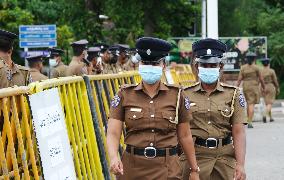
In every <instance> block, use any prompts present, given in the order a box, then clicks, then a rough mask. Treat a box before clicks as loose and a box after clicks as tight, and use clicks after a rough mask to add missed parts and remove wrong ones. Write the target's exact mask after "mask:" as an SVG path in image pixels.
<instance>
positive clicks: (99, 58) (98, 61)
mask: <svg viewBox="0 0 284 180" xmlns="http://www.w3.org/2000/svg"><path fill="white" fill-rule="evenodd" d="M97 65H102V57H98V58H97Z"/></svg>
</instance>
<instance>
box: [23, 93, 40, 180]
mask: <svg viewBox="0 0 284 180" xmlns="http://www.w3.org/2000/svg"><path fill="white" fill-rule="evenodd" d="M20 104H21V109H22V122H23V125H24V129H25V136H26V141H27V149H28V151H29V153H28V155H29V159H30V162H31V166H32V172H33V176H34V179H36V180H38V179H39V176H38V174H39V173H38V169H37V164H36V157H35V151H34V145H33V142H32V136H31V133H30V132H33V131H32V127H31V126H30V125H29V122H28V117H29V116H28V113H27V109H26V107H27V106H26V104H27V102H26V101H25V98H24V95H21V96H20Z"/></svg>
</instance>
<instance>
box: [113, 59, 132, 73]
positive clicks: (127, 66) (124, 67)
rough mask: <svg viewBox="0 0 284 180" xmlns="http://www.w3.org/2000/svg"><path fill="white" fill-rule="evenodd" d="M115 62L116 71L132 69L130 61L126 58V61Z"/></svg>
mask: <svg viewBox="0 0 284 180" xmlns="http://www.w3.org/2000/svg"><path fill="white" fill-rule="evenodd" d="M116 64H117V71H118V73H120V72H123V71H132V70H134V68H133V67H132V66H131V61H130V60H128V61H127V62H126V63H124V64H121V63H119V62H117V63H116Z"/></svg>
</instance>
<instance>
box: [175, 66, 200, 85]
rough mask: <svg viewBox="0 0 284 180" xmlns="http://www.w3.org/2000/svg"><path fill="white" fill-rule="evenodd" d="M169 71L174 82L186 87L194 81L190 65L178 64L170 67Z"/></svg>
mask: <svg viewBox="0 0 284 180" xmlns="http://www.w3.org/2000/svg"><path fill="white" fill-rule="evenodd" d="M170 71H171V75H172V78H173V80H174V83H175V84H178V85H181V86H185V87H186V86H190V85H192V84H193V83H195V82H196V79H195V76H194V74H193V72H192V70H191V66H190V65H187V64H179V65H177V66H176V67H175V68H172V69H170Z"/></svg>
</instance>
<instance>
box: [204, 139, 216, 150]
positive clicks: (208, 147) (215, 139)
mask: <svg viewBox="0 0 284 180" xmlns="http://www.w3.org/2000/svg"><path fill="white" fill-rule="evenodd" d="M208 141H215V146H213V147H208V143H207V142H208ZM205 145H206V147H207V148H209V149H215V148H217V146H218V141H217V139H216V138H207V139H206V142H205Z"/></svg>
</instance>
